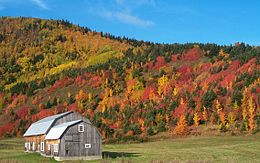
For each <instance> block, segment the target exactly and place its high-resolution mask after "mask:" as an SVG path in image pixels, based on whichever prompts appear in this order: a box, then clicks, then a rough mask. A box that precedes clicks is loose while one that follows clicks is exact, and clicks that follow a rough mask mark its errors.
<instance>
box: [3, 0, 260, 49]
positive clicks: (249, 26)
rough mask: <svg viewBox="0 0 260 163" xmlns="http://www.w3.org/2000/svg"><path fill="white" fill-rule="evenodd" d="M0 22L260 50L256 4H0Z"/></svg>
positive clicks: (50, 0)
mask: <svg viewBox="0 0 260 163" xmlns="http://www.w3.org/2000/svg"><path fill="white" fill-rule="evenodd" d="M0 16H26V17H38V18H45V19H50V18H51V19H66V20H69V21H70V22H72V23H74V24H79V25H80V26H87V27H89V28H91V29H93V30H96V31H103V32H109V33H111V34H113V35H117V36H127V37H130V38H135V39H138V40H145V41H153V42H159V43H176V42H177V43H186V42H201V43H207V42H210V43H218V44H232V43H235V42H246V43H248V44H252V45H260V21H259V20H260V1H259V0H248V1H247V0H0Z"/></svg>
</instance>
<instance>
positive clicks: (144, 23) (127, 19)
mask: <svg viewBox="0 0 260 163" xmlns="http://www.w3.org/2000/svg"><path fill="white" fill-rule="evenodd" d="M111 15H112V16H113V17H115V18H116V19H117V20H119V21H121V22H123V23H126V24H133V25H136V26H140V27H149V26H153V25H154V22H152V21H150V20H143V19H141V18H139V17H137V16H134V15H132V14H130V13H124V12H115V13H112V14H111Z"/></svg>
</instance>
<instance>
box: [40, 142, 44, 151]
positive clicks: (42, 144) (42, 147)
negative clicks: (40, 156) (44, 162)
mask: <svg viewBox="0 0 260 163" xmlns="http://www.w3.org/2000/svg"><path fill="white" fill-rule="evenodd" d="M41 151H44V142H41Z"/></svg>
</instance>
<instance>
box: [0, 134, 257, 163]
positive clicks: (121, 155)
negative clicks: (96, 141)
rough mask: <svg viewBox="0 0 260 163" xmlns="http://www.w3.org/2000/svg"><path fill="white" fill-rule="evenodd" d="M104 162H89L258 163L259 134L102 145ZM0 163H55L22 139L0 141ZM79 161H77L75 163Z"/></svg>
mask: <svg viewBox="0 0 260 163" xmlns="http://www.w3.org/2000/svg"><path fill="white" fill-rule="evenodd" d="M103 155H104V157H105V158H104V160H101V161H92V162H123V161H130V162H133V163H135V162H152V161H153V162H159V161H165V162H234V163H235V162H260V135H259V134H257V135H250V136H211V137H201V136H198V137H188V138H177V139H164V140H158V141H153V142H147V143H140V144H113V145H111V144H109V145H104V146H103ZM0 162H6V163H7V162H8V163H16V162H24V163H30V162H56V161H54V160H53V159H50V158H44V157H42V156H40V155H39V154H35V153H34V154H28V153H24V152H23V139H21V138H11V139H2V140H0ZM78 162H80V161H78Z"/></svg>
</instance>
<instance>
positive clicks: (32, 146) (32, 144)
mask: <svg viewBox="0 0 260 163" xmlns="http://www.w3.org/2000/svg"><path fill="white" fill-rule="evenodd" d="M34 149H35V148H34V142H33V143H32V150H33V151H34Z"/></svg>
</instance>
